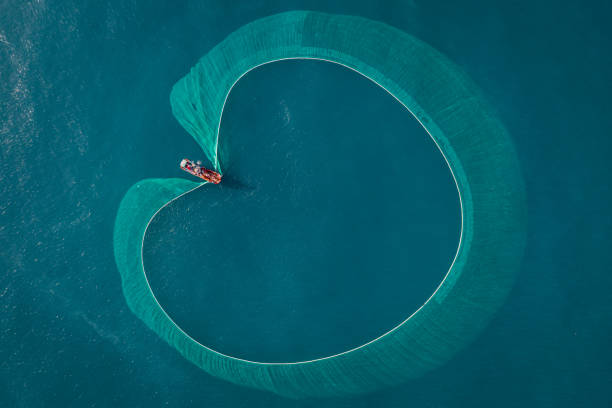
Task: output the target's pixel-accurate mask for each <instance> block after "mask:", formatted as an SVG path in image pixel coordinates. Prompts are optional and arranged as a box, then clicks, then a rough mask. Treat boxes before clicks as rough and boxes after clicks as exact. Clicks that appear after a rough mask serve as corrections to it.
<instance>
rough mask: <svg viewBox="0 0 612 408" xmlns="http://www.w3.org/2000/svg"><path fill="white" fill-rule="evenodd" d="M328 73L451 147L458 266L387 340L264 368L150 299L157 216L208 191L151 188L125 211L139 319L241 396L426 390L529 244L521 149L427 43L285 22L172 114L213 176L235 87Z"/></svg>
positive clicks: (319, 23) (192, 84) (131, 290)
mask: <svg viewBox="0 0 612 408" xmlns="http://www.w3.org/2000/svg"><path fill="white" fill-rule="evenodd" d="M302 58H313V59H323V60H328V61H331V62H335V63H338V64H341V65H344V66H346V67H348V68H351V69H353V70H356V71H357V72H359V73H361V74H363V75H365V76H366V77H368V78H369V79H371V80H372V81H374V82H376V83H377V84H379V85H380V86H381V87H383V88H384V89H386V90H387V91H388V92H389V93H391V94H392V95H393V96H394V97H395V98H396V99H397V100H398V101H399V102H400V103H402V104H403V105H404V106H405V107H406V108H407V109H409V110H410V112H412V113H413V114H414V116H415V117H416V118H417V119H418V120H419V121H420V122H421V123H422V124H423V126H424V127H425V128H426V129H427V131H428V132H429V134H430V135H431V136H432V138H433V139H434V141H435V142H436V143H437V144H438V146H439V147H440V150H441V151H442V153H443V155H444V156H445V158H446V160H447V162H448V164H449V167H450V169H451V171H452V173H453V176H454V177H455V181H456V183H457V186H458V188H459V192H460V198H461V205H462V209H461V211H462V233H461V242H460V245H459V251H458V254H457V257H456V258H455V261H454V263H453V265H452V267H451V269H450V271H449V273H448V275H447V276H446V278H445V279H444V281H443V282H442V284H441V285H440V287H439V288H438V289H437V291H436V292H435V293H434V294H433V295H432V297H431V298H430V299H429V300H428V301H427V302H426V303H425V304H424V305H423V306H422V307H421V308H420V309H419V310H418V311H417V312H415V313H414V314H413V315H412V316H410V317H409V318H408V319H407V320H405V321H404V322H403V323H402V324H401V325H399V326H398V327H396V328H395V329H393V330H392V331H391V332H389V333H387V334H386V335H384V336H382V337H380V338H378V339H376V340H373V341H372V342H370V343H368V344H366V345H364V346H361V347H359V348H357V349H354V350H350V351H347V352H345V353H342V354H339V355H336V356H331V357H328V358H323V359H319V360H314V361H308V362H298V363H287V364H282V363H273V364H268V363H255V362H249V361H245V360H240V359H236V358H233V357H230V356H225V355H222V354H220V353H217V352H215V351H213V350H211V349H209V348H207V347H206V346H205V345H201V344H199V343H198V342H196V341H195V340H194V339H192V338H191V337H189V335H187V334H186V333H184V332H183V331H182V330H181V329H180V328H179V327H178V326H177V325H176V324H175V323H174V322H173V321H172V320H171V319H170V318H169V317H168V315H167V314H166V313H165V312H164V310H163V309H162V307H161V306H160V305H159V303H158V302H157V300H156V299H155V296H154V294H153V293H152V291H151V288H150V287H149V284H148V282H147V279H146V275H145V271H144V268H143V263H142V243H143V237H144V234H145V233H146V228H147V226H148V223H149V222H150V220H151V219H152V218H153V217H154V215H155V214H156V213H157V212H158V211H159V210H160V209H161V208H162V207H163V206H165V205H166V204H167V203H168V202H170V201H172V200H173V199H175V198H176V197H177V196H180V195H182V194H185V193H187V192H189V191H190V190H192V189H194V188H197V187H198V186H200V185H201V184H199V183H194V182H189V181H185V180H181V179H149V180H143V181H141V182H139V183H137V184H136V185H134V186H133V187H132V188H131V189H130V190H129V191H128V192H127V194H126V195H125V197H124V199H123V201H122V202H121V205H120V208H119V211H118V214H117V219H116V223H115V231H114V249H115V258H116V262H117V266H118V269H119V272H120V274H121V279H122V284H123V291H124V295H125V298H126V299H127V302H128V305H129V307H130V308H131V310H132V311H133V312H134V313H135V314H136V315H137V316H138V317H139V318H140V319H141V320H142V321H144V322H145V323H146V324H147V325H148V326H149V327H150V328H151V329H152V330H154V331H155V332H156V333H157V334H158V335H159V336H160V337H161V338H163V339H164V340H165V341H167V342H168V343H169V344H170V345H172V346H173V347H175V348H176V349H177V350H178V351H179V352H180V353H181V354H182V355H183V356H185V358H187V359H188V360H190V361H192V362H193V363H194V364H196V365H197V366H199V367H201V368H202V369H203V370H205V371H207V372H208V373H210V374H212V375H214V376H217V377H220V378H224V379H226V380H228V381H232V382H234V383H237V384H241V385H246V386H250V387H255V388H259V389H265V390H270V391H273V392H276V393H278V394H281V395H285V396H288V397H294V398H298V397H303V396H331V395H343V394H352V393H360V392H367V391H371V390H374V389H377V388H379V387H381V386H386V385H394V384H397V383H400V382H402V381H405V380H407V379H411V378H416V377H418V376H421V375H422V374H424V373H425V372H427V371H429V370H431V369H433V368H436V367H439V366H440V365H442V364H443V363H444V362H446V361H448V359H449V358H451V357H452V356H453V354H454V353H456V352H457V351H458V350H459V349H461V348H462V347H464V346H465V345H466V344H468V343H469V342H470V341H471V340H472V339H474V337H475V336H476V335H477V334H478V333H479V332H480V330H481V329H482V328H483V327H484V326H485V324H486V323H487V321H488V320H489V319H490V317H491V315H492V314H493V313H494V312H495V311H496V310H497V308H498V307H499V306H500V305H501V303H502V302H503V301H504V299H505V296H506V295H507V293H508V291H509V289H510V287H511V285H512V282H513V277H514V275H515V272H516V271H517V269H518V267H519V262H520V258H521V254H522V251H523V246H524V239H525V205H524V201H525V197H524V188H523V183H522V179H521V175H520V170H519V165H518V161H517V158H516V154H515V152H514V148H513V146H512V143H511V140H510V138H509V136H508V135H507V133H506V131H505V129H504V127H503V126H502V125H501V124H500V122H499V121H498V119H497V118H496V116H495V115H494V113H493V112H492V111H491V109H490V108H489V107H487V105H486V103H485V102H484V101H483V98H482V97H481V95H480V93H479V91H478V90H477V89H476V87H475V85H474V84H473V83H472V82H471V81H470V80H469V79H468V78H467V77H466V76H465V74H463V73H462V72H461V71H460V70H459V69H458V68H457V67H456V66H455V65H453V64H452V63H451V62H450V61H449V60H448V59H447V58H445V57H444V56H442V55H441V54H440V53H438V52H437V51H435V50H434V49H432V48H431V47H430V46H428V45H426V44H425V43H423V42H421V41H419V40H418V39H416V38H414V37H412V36H410V35H408V34H406V33H404V32H402V31H400V30H397V29H395V28H392V27H390V26H388V25H385V24H382V23H378V22H375V21H371V20H367V19H365V18H361V17H353V16H340V15H329V14H323V13H316V12H302V11H295V12H287V13H282V14H278V15H274V16H271V17H267V18H263V19H261V20H257V21H255V22H253V23H251V24H248V25H246V26H244V27H242V28H240V29H239V30H237V31H236V32H234V33H232V34H231V35H230V36H229V37H227V38H226V39H225V40H224V41H223V42H221V43H220V44H219V45H217V46H216V47H215V48H213V49H212V50H211V51H210V52H209V53H208V54H206V55H205V56H204V57H202V59H200V61H198V63H197V64H196V65H195V66H194V67H193V68H192V69H191V71H190V72H189V73H188V74H187V75H186V76H185V77H184V78H182V79H181V80H180V81H178V82H177V83H176V84H175V86H174V88H173V89H172V93H171V97H170V99H171V105H172V111H173V113H174V115H175V116H176V118H177V120H178V121H179V122H180V124H181V125H182V126H183V127H184V128H185V129H186V130H187V131H188V132H189V133H190V134H191V135H192V136H193V137H194V138H195V140H196V141H197V142H198V144H199V145H200V146H201V148H202V150H203V151H204V153H205V154H206V156H207V158H208V159H209V160H210V161H211V163H212V164H213V166H214V167H215V168H216V169H218V170H219V171H220V170H221V168H220V167H221V163H219V158H218V142H219V134H218V132H219V123H220V120H221V114H222V111H223V108H224V104H225V100H226V98H227V96H228V94H229V92H230V90H231V88H232V86H233V85H234V84H235V83H236V82H237V81H238V80H239V79H240V78H241V77H242V76H243V75H244V74H245V73H247V72H248V71H250V70H251V69H253V68H255V67H257V66H259V65H261V64H265V63H269V62H273V61H278V60H281V59H302Z"/></svg>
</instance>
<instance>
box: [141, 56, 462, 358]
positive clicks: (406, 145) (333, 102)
mask: <svg viewBox="0 0 612 408" xmlns="http://www.w3.org/2000/svg"><path fill="white" fill-rule="evenodd" d="M226 109H227V110H226V113H225V115H224V117H223V120H222V126H221V131H220V135H221V136H220V149H221V152H222V153H221V161H222V166H223V174H224V182H223V183H222V184H221V185H220V186H214V185H207V186H205V187H203V188H201V189H200V190H198V191H197V192H194V193H192V194H188V195H187V196H184V197H181V199H179V200H177V201H176V202H174V203H172V205H171V206H170V207H167V208H166V209H164V210H163V211H162V212H161V213H160V214H159V215H158V218H156V219H155V221H154V222H153V223H152V224H151V226H150V229H149V234H148V236H147V240H146V242H145V251H144V255H145V257H144V263H145V269H146V271H147V276H148V278H149V283H150V285H151V287H152V289H153V292H154V293H155V294H156V296H157V299H158V301H159V302H160V304H161V305H162V306H163V307H164V309H165V310H166V311H167V313H168V314H169V315H170V316H171V317H172V318H173V319H174V321H175V322H176V323H177V324H178V325H179V326H180V327H181V328H182V329H183V330H185V331H186V332H187V333H189V334H190V335H191V336H193V337H194V338H195V339H197V340H198V341H200V342H201V343H202V344H204V345H207V346H209V347H211V348H213V349H215V350H217V351H220V352H223V353H226V354H229V355H232V356H236V357H240V358H244V359H249V360H254V361H268V362H269V361H276V362H279V361H282V362H286V361H304V360H312V359H315V358H320V357H325V356H329V355H333V354H337V353H341V352H343V351H346V350H349V349H352V348H355V347H358V346H360V345H362V344H365V343H366V342H368V341H370V340H373V339H374V338H376V337H379V336H380V335H382V334H383V333H385V332H387V331H389V330H390V329H392V328H393V327H395V326H397V325H398V324H399V323H400V322H402V321H403V320H405V319H406V318H407V317H408V316H410V315H411V314H412V313H413V312H414V311H415V310H416V309H417V308H418V307H419V306H421V305H422V304H423V303H424V302H425V300H426V299H427V298H428V297H429V296H430V295H431V294H432V293H433V292H434V290H435V288H436V287H437V286H438V285H439V284H440V282H441V281H442V279H443V278H444V276H445V275H446V272H447V271H448V269H449V266H450V264H451V262H452V260H453V257H454V255H455V252H456V250H457V245H458V242H459V234H460V228H461V221H460V203H459V196H458V194H457V187H456V185H455V183H454V181H453V178H452V175H451V173H450V171H449V168H448V165H447V164H446V162H445V160H444V158H443V156H442V155H441V154H440V151H439V150H438V148H437V147H436V145H435V144H434V142H433V140H432V139H431V138H430V137H429V135H428V134H427V133H426V132H425V129H423V127H422V126H421V125H420V124H419V123H418V122H417V121H416V119H414V117H413V116H412V115H411V114H410V112H408V111H407V110H406V109H405V108H404V107H403V106H402V105H400V104H399V103H398V102H397V101H396V100H395V99H394V98H393V97H392V96H391V95H389V94H388V93H387V92H386V91H384V90H383V89H382V88H380V87H378V86H377V85H375V84H374V83H373V82H371V81H369V80H368V79H366V78H365V77H363V76H361V75H359V74H357V73H355V72H353V71H349V70H348V69H346V68H344V67H341V66H339V65H335V64H332V63H329V62H321V61H282V62H276V63H273V64H269V65H265V66H263V67H260V68H258V69H257V70H255V71H252V72H250V73H249V74H248V75H247V76H246V77H244V78H243V79H242V80H241V82H240V83H239V84H238V85H237V86H236V87H235V88H234V90H233V91H232V93H231V95H230V98H229V100H228V102H227V105H226Z"/></svg>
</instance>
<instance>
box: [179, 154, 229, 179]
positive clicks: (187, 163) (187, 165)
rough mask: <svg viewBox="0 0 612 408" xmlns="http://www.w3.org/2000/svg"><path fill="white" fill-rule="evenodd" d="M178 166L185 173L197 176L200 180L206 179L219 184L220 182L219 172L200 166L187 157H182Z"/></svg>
mask: <svg viewBox="0 0 612 408" xmlns="http://www.w3.org/2000/svg"><path fill="white" fill-rule="evenodd" d="M180 166H181V169H183V170H185V171H186V172H187V173H189V174H191V175H193V176H196V177H199V178H201V179H202V180H206V181H208V182H209V183H214V184H219V183H220V182H221V177H222V176H221V174H219V173H217V172H216V171H213V170H209V169H207V168H204V167H202V166H198V165H197V164H196V163H194V162H192V161H191V160H189V159H183V160H182V161H181V164H180Z"/></svg>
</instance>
